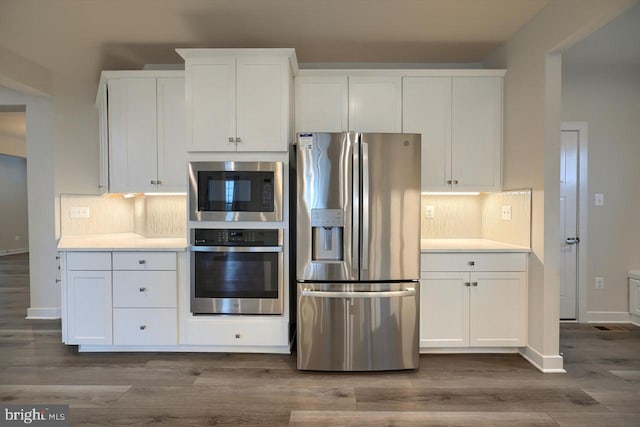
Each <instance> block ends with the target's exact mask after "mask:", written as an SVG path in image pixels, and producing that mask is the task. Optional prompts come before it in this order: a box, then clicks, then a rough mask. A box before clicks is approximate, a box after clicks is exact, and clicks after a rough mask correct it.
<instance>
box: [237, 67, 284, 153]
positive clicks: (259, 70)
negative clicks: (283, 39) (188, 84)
mask: <svg viewBox="0 0 640 427" xmlns="http://www.w3.org/2000/svg"><path fill="white" fill-rule="evenodd" d="M290 84H291V81H290V71H289V60H288V59H287V58H263V57H253V58H252V57H240V58H238V59H237V103H238V107H237V108H238V110H237V132H236V136H237V139H236V147H237V150H238V151H287V149H288V144H289V132H288V131H289V102H290V99H289V96H290V88H289V85H290Z"/></svg>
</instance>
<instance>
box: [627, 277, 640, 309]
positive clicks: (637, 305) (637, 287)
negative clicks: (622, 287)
mask: <svg viewBox="0 0 640 427" xmlns="http://www.w3.org/2000/svg"><path fill="white" fill-rule="evenodd" d="M629 313H631V314H635V315H636V316H640V280H636V279H629Z"/></svg>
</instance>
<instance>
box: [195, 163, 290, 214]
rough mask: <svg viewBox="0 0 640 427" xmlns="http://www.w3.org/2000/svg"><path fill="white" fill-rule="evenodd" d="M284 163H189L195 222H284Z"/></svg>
mask: <svg viewBox="0 0 640 427" xmlns="http://www.w3.org/2000/svg"><path fill="white" fill-rule="evenodd" d="M283 181H284V179H283V164H282V162H189V219H191V220H192V221H282V210H283V207H282V194H283Z"/></svg>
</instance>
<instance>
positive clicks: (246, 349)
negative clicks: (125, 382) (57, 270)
mask: <svg viewBox="0 0 640 427" xmlns="http://www.w3.org/2000/svg"><path fill="white" fill-rule="evenodd" d="M78 351H79V352H80V353H93V352H131V351H135V352H143V351H153V352H158V351H162V352H188V353H265V354H290V353H291V351H290V350H289V346H288V345H286V346H231V345H226V346H214V345H180V344H178V345H164V346H135V345H93V344H81V345H79V346H78Z"/></svg>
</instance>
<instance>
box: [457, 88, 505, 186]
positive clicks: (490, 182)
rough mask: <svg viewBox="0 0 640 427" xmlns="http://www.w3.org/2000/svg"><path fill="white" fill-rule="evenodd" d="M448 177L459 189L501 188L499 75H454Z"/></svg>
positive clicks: (500, 90) (500, 99) (500, 91)
mask: <svg viewBox="0 0 640 427" xmlns="http://www.w3.org/2000/svg"><path fill="white" fill-rule="evenodd" d="M451 108H452V132H451V158H452V160H451V161H452V169H451V178H452V180H453V183H454V185H453V189H454V190H460V191H501V187H502V172H501V170H502V169H501V168H502V162H501V150H502V79H501V78H499V77H454V78H453V90H452V107H451Z"/></svg>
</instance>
